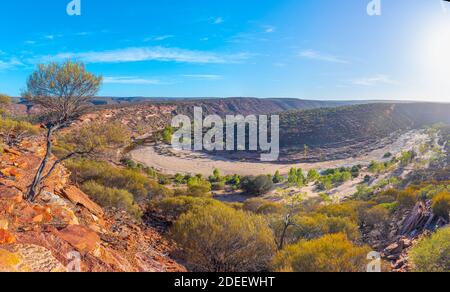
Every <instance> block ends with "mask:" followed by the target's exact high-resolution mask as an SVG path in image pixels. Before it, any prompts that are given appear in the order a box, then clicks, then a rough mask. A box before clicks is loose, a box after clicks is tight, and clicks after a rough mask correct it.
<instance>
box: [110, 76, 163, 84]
mask: <svg viewBox="0 0 450 292" xmlns="http://www.w3.org/2000/svg"><path fill="white" fill-rule="evenodd" d="M103 81H104V82H105V83H106V84H132V85H157V84H161V82H160V81H159V80H155V79H144V78H139V77H135V76H124V77H104V78H103Z"/></svg>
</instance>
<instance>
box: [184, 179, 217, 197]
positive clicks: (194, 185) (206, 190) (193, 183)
mask: <svg viewBox="0 0 450 292" xmlns="http://www.w3.org/2000/svg"><path fill="white" fill-rule="evenodd" d="M187 186H188V193H189V195H190V196H193V197H211V196H212V194H211V183H210V182H209V181H207V180H206V179H204V178H200V177H197V176H194V177H191V178H189V179H188V182H187Z"/></svg>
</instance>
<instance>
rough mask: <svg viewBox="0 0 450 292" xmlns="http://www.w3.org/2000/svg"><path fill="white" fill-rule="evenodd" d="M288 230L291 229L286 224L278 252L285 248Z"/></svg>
mask: <svg viewBox="0 0 450 292" xmlns="http://www.w3.org/2000/svg"><path fill="white" fill-rule="evenodd" d="M288 228H289V225H287V224H285V225H284V228H283V232H282V234H281V237H280V243H279V245H278V250H282V249H283V247H284V239H285V237H286V233H287V229H288Z"/></svg>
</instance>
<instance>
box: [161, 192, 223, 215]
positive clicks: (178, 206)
mask: <svg viewBox="0 0 450 292" xmlns="http://www.w3.org/2000/svg"><path fill="white" fill-rule="evenodd" d="M154 204H155V206H156V207H157V208H159V209H160V210H161V211H162V212H163V214H165V215H166V216H169V217H172V218H178V217H180V216H181V215H182V214H185V213H187V212H189V211H190V210H192V209H194V208H197V207H198V208H205V207H207V206H210V205H214V204H220V202H218V201H216V200H213V199H209V198H196V197H190V196H180V197H172V198H164V199H162V200H160V201H158V202H156V203H154Z"/></svg>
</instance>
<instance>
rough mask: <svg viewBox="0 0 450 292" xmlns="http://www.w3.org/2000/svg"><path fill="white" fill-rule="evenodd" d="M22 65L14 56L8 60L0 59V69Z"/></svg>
mask: <svg viewBox="0 0 450 292" xmlns="http://www.w3.org/2000/svg"><path fill="white" fill-rule="evenodd" d="M19 66H23V63H22V62H20V61H19V60H18V59H16V58H12V59H10V60H0V70H9V69H14V68H16V67H19Z"/></svg>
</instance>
